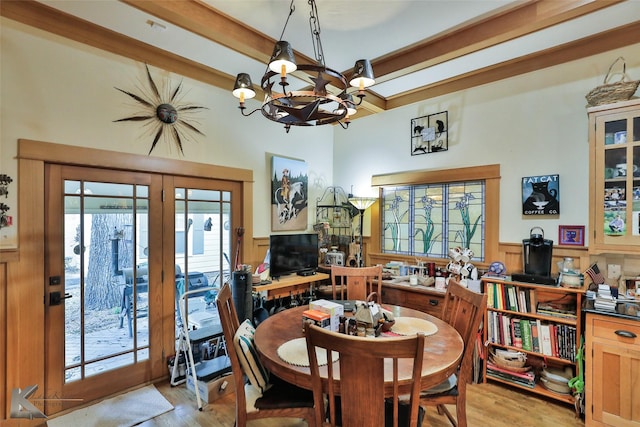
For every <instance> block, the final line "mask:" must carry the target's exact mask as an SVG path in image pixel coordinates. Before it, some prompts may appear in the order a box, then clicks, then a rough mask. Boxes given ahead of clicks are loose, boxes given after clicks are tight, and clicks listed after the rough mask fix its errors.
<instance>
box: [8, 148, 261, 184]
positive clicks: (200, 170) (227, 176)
mask: <svg viewBox="0 0 640 427" xmlns="http://www.w3.org/2000/svg"><path fill="white" fill-rule="evenodd" d="M18 158H19V159H30V160H41V161H46V162H49V163H60V164H66V165H79V166H94V167H101V168H109V169H118V170H135V171H142V172H151V173H162V174H170V175H179V176H194V177H200V178H209V179H220V180H224V181H242V182H253V171H252V170H250V169H239V168H233V167H228V166H218V165H211V164H206V163H196V162H189V161H186V160H174V159H166V158H161V157H151V156H143V155H140V154H129V153H119V152H116V151H109V150H100V149H97V148H87V147H81V146H76V145H64V144H54V143H51V142H43V141H33V140H29V139H19V140H18Z"/></svg>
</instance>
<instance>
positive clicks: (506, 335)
mask: <svg viewBox="0 0 640 427" xmlns="http://www.w3.org/2000/svg"><path fill="white" fill-rule="evenodd" d="M509 326H510V324H509V316H507V315H505V314H503V315H502V344H504V345H511V332H510V331H509Z"/></svg>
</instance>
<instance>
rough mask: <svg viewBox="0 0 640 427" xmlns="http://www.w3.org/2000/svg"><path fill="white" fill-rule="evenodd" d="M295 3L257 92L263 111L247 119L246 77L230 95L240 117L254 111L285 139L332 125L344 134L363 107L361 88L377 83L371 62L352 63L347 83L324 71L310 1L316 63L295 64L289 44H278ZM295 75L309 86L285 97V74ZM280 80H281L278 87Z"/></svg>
mask: <svg viewBox="0 0 640 427" xmlns="http://www.w3.org/2000/svg"><path fill="white" fill-rule="evenodd" d="M293 2H294V0H292V1H291V5H290V6H289V16H288V17H287V21H286V22H285V24H284V28H283V29H282V34H281V35H280V40H279V41H278V42H277V43H276V45H275V48H274V49H273V54H272V55H271V59H270V60H269V64H268V65H267V69H266V71H265V73H264V75H263V76H262V81H261V84H260V86H261V87H262V90H263V92H264V95H265V98H264V102H263V103H262V107H261V108H256V109H255V110H253V111H251V112H250V113H245V110H246V107H245V105H244V103H245V100H246V99H250V98H253V97H254V96H255V95H256V92H255V91H254V90H253V84H252V82H251V76H249V74H247V73H240V74H238V76H237V77H236V82H235V85H234V87H233V92H232V93H233V95H234V96H235V97H237V98H239V99H240V105H239V107H238V108H240V112H241V113H242V115H243V116H250V115H251V114H253V113H255V112H256V111H262V114H263V115H264V116H265V117H266V118H268V119H269V120H273V121H274V122H277V123H282V124H283V125H284V127H285V129H286V130H287V133H288V132H289V130H290V129H291V126H319V125H326V124H331V123H338V124H340V126H342V127H343V128H344V129H346V128H347V127H348V126H349V121H350V116H352V115H353V114H355V113H356V106H358V105H360V104H362V99H363V98H364V97H365V92H364V90H365V88H367V87H369V86H371V85H373V84H374V83H375V80H374V77H373V69H372V67H371V62H370V61H369V60H368V59H360V60H358V61H356V64H355V66H354V68H353V77H352V78H351V80H350V81H349V83H347V79H346V77H345V76H344V75H343V74H342V73H340V72H338V71H335V70H333V69H331V68H327V66H326V64H325V60H324V52H323V49H322V42H321V40H320V20H319V18H318V10H317V7H316V2H315V0H308V3H309V5H310V7H311V12H310V15H309V27H310V31H311V40H312V42H313V50H314V55H315V60H316V61H317V63H316V64H296V60H295V57H294V54H293V48H292V47H291V44H290V43H289V42H287V41H284V40H282V36H283V35H284V32H285V30H286V28H287V24H288V23H289V18H291V15H292V14H293V12H294V11H295V7H294V6H293ZM296 70H298V71H303V72H305V73H306V74H308V75H309V76H310V77H309V79H310V80H311V82H312V83H311V86H310V87H306V88H302V89H300V90H290V91H287V86H288V85H289V82H288V81H287V74H289V73H292V72H294V71H296ZM278 76H279V77H280V79H279V82H278ZM276 83H278V84H279V85H280V86H281V88H282V90H281V91H280V92H278V91H277V90H275V88H277V86H275V85H276ZM274 86H275V87H274ZM350 86H351V87H355V88H357V92H356V93H355V95H356V96H357V97H358V101H357V102H355V101H354V99H353V96H352V95H351V94H349V93H347V89H349V88H350Z"/></svg>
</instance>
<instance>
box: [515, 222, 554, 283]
mask: <svg viewBox="0 0 640 427" xmlns="http://www.w3.org/2000/svg"><path fill="white" fill-rule="evenodd" d="M552 252H553V240H548V239H545V238H544V230H543V229H542V228H540V227H533V228H532V229H531V230H530V231H529V238H528V239H522V266H523V270H524V273H522V274H520V273H514V274H512V275H511V278H512V279H513V280H515V281H520V282H527V283H538V284H541V285H555V284H556V283H557V281H556V279H555V278H553V277H551V256H552Z"/></svg>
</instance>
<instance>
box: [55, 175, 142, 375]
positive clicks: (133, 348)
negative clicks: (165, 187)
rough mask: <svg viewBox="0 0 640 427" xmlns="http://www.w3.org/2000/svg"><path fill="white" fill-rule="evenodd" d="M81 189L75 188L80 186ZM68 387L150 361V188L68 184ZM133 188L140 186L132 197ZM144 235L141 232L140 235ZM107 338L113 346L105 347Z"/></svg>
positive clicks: (65, 204)
mask: <svg viewBox="0 0 640 427" xmlns="http://www.w3.org/2000/svg"><path fill="white" fill-rule="evenodd" d="M78 183H80V184H81V185H80V186H78V185H77V184H78ZM64 186H65V192H66V191H69V190H71V191H72V193H71V194H69V193H66V194H65V196H64V206H65V213H64V235H65V254H64V259H65V293H66V294H68V295H70V296H71V298H69V300H68V302H67V303H65V331H66V333H65V346H64V348H65V382H72V381H78V380H81V379H83V378H85V377H89V376H92V375H96V374H100V373H104V372H106V371H109V370H112V369H116V368H119V367H122V366H125V365H128V364H133V363H136V361H138V360H139V359H143V360H144V359H148V357H149V353H148V350H147V349H148V346H149V326H148V288H149V287H148V274H147V270H148V268H147V266H146V255H145V252H146V251H145V250H142V248H147V242H146V237H147V236H148V230H147V224H148V210H149V209H148V207H149V202H148V200H147V199H146V198H145V197H144V195H146V194H148V189H147V186H136V185H130V184H114V183H102V182H82V181H80V182H79V181H74V180H68V181H65V184H64ZM136 187H143V189H142V190H141V191H136V193H137V194H142V195H143V197H139V196H138V195H137V194H134V190H136ZM139 230H144V232H143V233H140V232H139ZM105 339H106V340H108V341H109V342H110V343H111V344H114V345H104V343H105Z"/></svg>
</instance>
